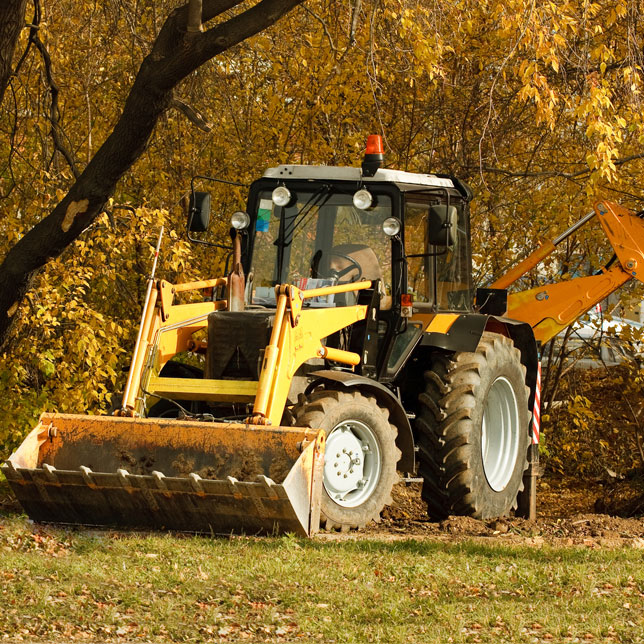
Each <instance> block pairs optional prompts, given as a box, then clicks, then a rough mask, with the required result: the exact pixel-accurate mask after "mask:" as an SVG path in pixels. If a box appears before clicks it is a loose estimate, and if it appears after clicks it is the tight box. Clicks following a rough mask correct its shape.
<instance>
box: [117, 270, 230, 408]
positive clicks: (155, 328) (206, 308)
mask: <svg viewBox="0 0 644 644" xmlns="http://www.w3.org/2000/svg"><path fill="white" fill-rule="evenodd" d="M226 283H227V280H226V278H225V277H219V278H214V279H211V280H202V281H198V282H188V283H185V284H177V285H173V284H170V283H169V282H166V281H165V280H159V281H157V282H156V284H155V287H154V288H153V289H152V291H151V294H150V298H149V299H148V301H147V302H146V303H145V310H144V315H143V321H142V329H141V339H140V341H139V342H138V343H137V345H136V346H135V347H134V352H133V354H132V362H131V364H130V374H129V376H128V384H127V385H126V389H125V392H124V394H123V403H122V409H121V414H122V415H128V416H135V415H141V414H142V413H143V399H142V396H141V393H142V391H141V388H142V386H143V388H145V390H146V391H150V393H155V392H154V391H152V390H151V389H150V383H151V382H152V381H153V378H154V375H153V373H152V369H151V367H152V366H154V369H153V370H154V371H156V372H157V373H158V371H160V370H161V367H163V365H164V364H165V363H166V362H167V361H168V360H169V359H170V358H172V357H173V356H175V355H176V354H177V353H180V352H182V351H187V350H188V349H189V348H190V343H191V342H192V335H193V334H194V333H196V332H197V331H199V330H201V329H205V328H206V327H207V325H208V315H209V314H210V313H212V312H213V311H219V310H222V309H225V308H226V301H225V300H216V301H210V302H193V303H190V304H173V301H174V297H175V295H176V293H180V292H187V291H198V290H203V289H212V288H216V287H219V286H225V285H226ZM152 359H153V360H154V365H151V364H150V362H151V360H152ZM146 366H147V367H148V368H147V369H146ZM144 377H145V380H146V382H143V379H144ZM164 380H165V379H164ZM166 384H167V383H164V384H163V386H164V387H165V386H166ZM184 384H185V383H184ZM159 393H160V392H159ZM161 395H163V394H161Z"/></svg>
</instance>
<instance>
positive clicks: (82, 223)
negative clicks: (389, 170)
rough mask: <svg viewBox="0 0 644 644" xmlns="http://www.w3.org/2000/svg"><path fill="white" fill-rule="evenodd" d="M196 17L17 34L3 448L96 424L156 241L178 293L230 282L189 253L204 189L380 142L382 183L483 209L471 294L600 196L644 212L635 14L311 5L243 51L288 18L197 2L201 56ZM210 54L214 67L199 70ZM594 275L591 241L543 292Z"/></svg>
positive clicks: (138, 12)
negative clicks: (189, 221)
mask: <svg viewBox="0 0 644 644" xmlns="http://www.w3.org/2000/svg"><path fill="white" fill-rule="evenodd" d="M79 1H80V6H82V9H83V10H82V11H79V10H78V7H79ZM181 4H182V6H181V7H179V8H178V9H177V8H176V6H177V3H176V2H172V1H171V0H159V2H155V3H140V2H134V1H133V0H132V1H130V0H106V2H104V3H95V2H87V1H84V0H48V2H47V3H46V5H45V4H43V7H42V14H43V19H42V21H41V24H40V25H39V26H38V29H37V30H36V31H34V29H33V27H30V28H29V29H28V30H26V29H25V30H23V33H22V39H21V41H20V45H19V47H18V49H17V52H16V55H15V56H14V67H15V65H16V59H18V60H21V59H22V58H23V54H24V52H25V51H26V49H27V47H28V43H29V38H30V37H31V42H32V44H31V46H30V48H29V54H28V55H27V56H26V57H25V59H24V62H23V63H22V65H21V67H20V70H19V73H18V74H17V75H15V76H14V77H13V79H12V93H11V96H10V94H9V92H7V95H6V96H5V100H4V102H3V104H2V106H1V107H2V111H1V112H0V208H1V209H2V212H3V218H2V219H0V249H1V250H0V256H2V255H4V256H5V257H6V260H5V262H4V263H3V265H2V268H1V269H0V275H1V276H2V277H1V279H2V280H3V281H2V286H3V288H2V292H1V293H0V299H1V300H2V306H3V307H5V312H4V313H2V315H1V316H0V318H1V319H3V320H4V322H3V323H0V328H2V329H4V331H3V333H4V334H6V333H7V326H8V322H9V321H10V320H9V318H8V317H7V316H6V312H7V311H12V309H13V307H14V304H15V303H16V302H17V301H19V300H20V299H21V297H22V294H23V293H24V292H25V289H26V293H27V294H26V297H25V298H24V299H22V304H21V305H20V306H19V307H17V311H16V312H15V313H14V315H13V316H11V320H16V319H18V320H19V323H18V324H16V325H15V326H14V330H13V332H12V333H11V334H10V336H8V337H9V338H10V340H11V358H10V357H9V354H6V359H5V363H4V365H0V395H2V393H3V392H6V395H7V396H9V395H10V396H11V398H12V399H13V400H16V401H19V403H18V404H19V406H20V408H21V410H24V417H23V418H21V419H20V420H16V411H15V410H13V411H12V412H11V417H9V412H7V415H6V416H5V417H3V416H2V412H1V411H0V424H1V423H5V425H6V423H7V422H10V423H12V425H11V426H12V427H13V428H15V431H16V432H18V431H24V430H25V429H26V428H27V427H28V426H29V422H30V420H29V419H32V418H33V416H34V415H35V414H37V412H38V411H40V410H42V409H43V408H45V407H48V408H57V409H61V410H62V409H64V410H66V411H77V412H81V411H84V410H85V409H93V410H99V409H102V410H104V409H105V407H106V401H107V395H108V392H109V391H110V390H114V389H118V387H119V383H120V381H119V378H122V373H121V371H120V368H121V367H122V366H123V365H124V364H125V363H126V359H125V355H126V352H127V350H128V349H129V347H130V346H131V342H132V340H133V335H134V333H133V331H132V329H133V328H134V326H135V324H136V319H137V317H138V314H139V312H140V309H139V307H140V300H139V298H140V295H141V289H142V288H143V285H144V284H145V278H144V277H143V276H144V275H145V273H146V270H147V260H148V259H149V253H150V242H151V240H150V235H149V234H148V233H151V232H153V230H152V229H154V232H156V227H157V225H158V224H159V223H165V224H166V230H173V231H174V234H175V236H174V237H172V238H169V237H166V242H165V244H164V258H163V263H162V266H161V270H162V271H163V272H164V276H169V278H170V279H173V277H174V276H177V277H179V276H183V277H185V276H186V274H188V275H187V276H189V277H197V276H199V275H203V274H206V273H209V274H213V273H216V272H217V269H218V268H219V264H218V262H219V259H220V258H219V257H217V256H215V255H213V254H212V253H210V254H207V253H203V254H200V251H198V250H194V249H188V248H187V246H185V245H184V244H183V243H182V242H181V241H180V240H179V238H178V234H177V231H179V230H180V229H181V228H182V226H183V225H184V222H183V219H182V217H183V213H182V211H181V209H180V208H178V207H177V205H178V202H179V201H180V198H181V196H182V193H184V192H185V189H186V187H187V185H188V183H189V180H190V177H191V176H192V175H193V174H215V175H218V176H220V177H223V178H226V179H235V180H239V181H241V182H250V181H252V180H253V179H254V178H256V177H257V176H259V175H260V174H261V173H262V172H263V170H264V168H266V167H267V166H274V165H277V164H279V163H286V162H292V163H327V164H338V165H356V164H358V163H359V160H360V157H361V154H362V149H363V145H364V141H365V137H366V135H367V134H368V133H381V134H383V135H384V137H385V145H386V162H387V164H388V165H389V166H390V167H396V168H400V169H404V170H410V171H420V172H449V173H452V174H455V175H457V176H459V177H461V178H462V179H464V180H466V181H468V182H469V183H470V184H471V186H472V187H473V190H474V193H475V199H474V202H473V204H472V240H473V246H474V266H473V270H474V277H475V281H476V283H477V285H483V284H485V283H488V282H489V281H490V279H491V278H492V276H494V275H498V274H499V273H500V272H501V271H503V270H504V269H505V268H507V267H508V266H509V265H511V264H512V263H514V262H516V261H517V259H520V258H521V257H522V256H524V255H526V254H527V253H528V252H530V251H531V250H532V249H533V248H534V247H535V246H536V244H537V243H538V241H539V239H540V238H552V237H554V236H555V235H556V234H557V233H559V232H561V231H562V230H563V229H565V228H566V227H567V226H568V225H569V224H570V223H572V222H573V221H575V220H576V219H578V218H580V217H581V216H582V215H583V214H585V213H586V212H588V210H589V209H590V207H591V206H592V202H593V200H594V198H595V197H596V196H597V195H604V194H606V195H608V196H609V197H611V198H614V199H615V200H619V201H623V202H624V203H626V205H631V206H636V205H637V203H638V201H639V200H640V199H641V197H642V188H641V185H642V182H641V176H642V172H643V170H644V164H643V163H642V160H641V154H642V150H641V142H642V141H643V140H644V129H643V123H642V114H643V113H644V112H643V111H642V109H641V108H642V105H641V90H642V72H641V69H642V62H643V61H642V60H641V56H642V54H641V52H642V51H644V47H643V43H642V33H644V31H643V30H642V28H641V14H640V9H639V6H638V4H637V3H631V2H627V0H598V1H596V2H588V1H586V0H557V1H555V2H547V3H536V2H527V3H526V2H525V1H524V0H504V1H501V0H456V1H454V0H452V1H450V2H446V1H443V0H434V1H433V2H429V3H428V2H423V1H421V0H379V1H378V2H374V1H372V0H343V1H341V2H331V1H329V0H307V2H306V3H304V4H303V5H302V6H301V7H300V8H299V9H298V10H297V11H293V12H291V13H290V14H289V15H287V16H285V17H284V18H283V19H282V20H280V21H279V23H278V24H276V25H275V26H274V27H273V28H271V29H268V30H265V31H262V32H259V29H260V28H261V27H260V26H257V29H256V30H255V31H252V30H250V29H248V30H246V31H243V33H242V27H243V25H245V24H250V23H246V22H245V21H246V20H247V19H248V18H249V16H250V17H252V16H255V17H257V16H260V17H261V18H262V19H266V18H267V17H268V14H267V13H266V10H267V9H270V8H271V7H276V6H277V5H278V4H279V5H280V9H281V8H282V4H281V3H277V2H275V3H271V2H268V1H267V0H265V1H264V2H261V3H259V4H253V5H252V6H250V8H247V7H248V5H238V4H237V3H234V2H230V3H228V4H227V5H225V6H224V4H223V3H222V2H217V3H215V2H206V1H204V3H203V12H204V14H203V18H202V23H203V25H204V28H205V31H203V32H199V31H197V32H188V30H187V19H188V9H187V5H186V4H184V3H181ZM293 4H295V3H294V2H292V3H290V5H289V6H291V5H293ZM193 6H194V5H193ZM225 7H230V9H229V10H228V12H223V13H217V12H218V11H220V10H221V11H224V8H225ZM255 8H257V9H256V13H253V10H255ZM276 11H277V9H276ZM208 12H209V13H208ZM248 12H250V13H248ZM215 14H217V15H215ZM280 15H281V14H280ZM166 17H167V21H166ZM209 19H210V21H209ZM28 20H29V22H30V24H32V25H33V24H34V20H33V19H32V16H31V15H29V16H28ZM164 23H165V24H164ZM266 24H268V23H266ZM232 28H234V30H235V31H234V32H233V31H231V29H232ZM251 32H252V33H256V32H259V33H256V35H255V36H254V37H252V38H247V39H245V40H244V39H242V38H243V37H245V35H246V34H248V35H250V34H251ZM69 34H73V38H69ZM208 34H210V35H208ZM215 34H219V35H223V36H222V37H225V42H223V41H222V42H223V44H222V43H220V44H216V43H215V40H216V36H215ZM36 37H37V42H36ZM197 43H201V44H199V45H197ZM206 43H208V45H206ZM213 43H215V44H213ZM234 43H237V44H236V45H235V46H234V47H232V46H229V45H232V44H234ZM207 47H213V49H212V51H215V52H219V53H218V54H217V55H216V56H214V57H213V58H211V59H210V60H209V61H207V62H204V63H203V64H201V66H200V67H197V64H198V63H199V64H200V61H203V60H206V54H207V52H205V49H206V48H207ZM218 47H222V48H223V49H218ZM195 52H196V53H198V55H195ZM204 52H205V53H204ZM47 55H48V57H49V61H48V62H47ZM187 70H194V71H192V72H191V71H187ZM182 74H183V75H182ZM176 79H182V80H178V81H177V80H176ZM175 81H176V82H175ZM52 82H53V86H52ZM52 87H53V88H54V91H53V93H52ZM56 89H59V90H60V91H59V92H58V94H56ZM130 89H131V90H132V95H130V97H129V98H128V94H129V93H130ZM54 96H56V99H57V101H58V109H57V110H54V111H52V98H53V97H54ZM132 96H135V97H138V98H136V100H135V99H134V98H132ZM122 105H125V108H124V111H123V112H122V114H119V110H118V108H119V107H120V106H122ZM139 107H140V108H141V110H142V111H141V112H140V115H141V118H142V120H141V121H138V120H137V119H138V118H139V117H138V116H136V118H134V116H133V115H135V114H139V111H138V108H139ZM134 108H136V109H134ZM139 123H140V125H139ZM115 124H116V125H115ZM153 127H154V135H151V132H152V128H153ZM54 133H56V136H57V137H58V138H57V139H56V140H55V139H54V136H53V134H54ZM117 134H118V135H119V136H123V137H124V139H125V145H124V146H123V147H121V146H120V145H118V139H117V138H115V136H116V135H117ZM103 141H104V142H105V143H103ZM65 152H68V153H69V154H66V153H65ZM137 155H138V161H137V163H136V165H135V166H134V170H133V171H130V172H126V173H125V174H124V175H123V174H122V172H123V171H124V170H125V168H126V166H127V164H129V163H131V162H132V161H133V160H134V159H135V158H137ZM68 157H69V159H68ZM70 161H73V164H72V163H70ZM73 166H74V167H75V168H76V171H77V172H78V173H79V178H78V179H76V177H75V175H74V168H73ZM81 172H82V174H80V173H81ZM119 172H120V173H121V174H119ZM90 179H91V180H90ZM110 195H113V199H114V203H112V202H111V201H110V200H109V198H108V197H109V196H110ZM234 198H235V199H236V200H237V201H235V202H234V207H233V205H232V204H233V202H232V201H231V200H230V199H228V197H227V196H225V195H223V196H222V198H220V197H219V195H217V196H216V198H214V199H213V204H215V224H216V225H217V224H219V225H220V230H221V232H222V233H223V228H224V226H225V219H224V217H223V215H224V214H226V215H227V214H229V213H230V212H231V211H232V210H235V209H238V208H240V207H241V208H243V207H244V201H243V191H242V190H240V191H238V192H237V193H235V195H234ZM85 200H87V205H86V206H85V205H84V201H85ZM106 200H107V201H106ZM72 204H76V205H72ZM104 204H105V209H104V210H105V212H104V213H103V214H100V215H99V214H98V212H99V210H100V209H101V208H102V207H103V205H104ZM118 204H130V205H133V206H135V207H136V208H137V214H136V215H132V213H131V211H127V210H122V209H115V208H114V205H118ZM70 206H71V208H70ZM84 208H86V209H85V210H83V209H84ZM74 213H76V214H74ZM220 215H221V216H220ZM90 222H92V223H91V224H90ZM222 222H223V223H222ZM68 225H69V227H68V229H67V230H66V231H64V230H63V227H67V226H68ZM87 225H89V226H90V227H89V229H86V228H85V227H86V226H87ZM83 230H85V232H84V233H83V234H80V233H81V231H83ZM43 239H46V241H47V244H48V245H47V246H46V249H45V252H44V253H43V252H42V249H40V250H37V249H36V247H37V246H39V245H40V243H41V242H42V240H43ZM72 239H74V240H75V241H74V242H73V243H72V245H71V246H70V247H68V248H67V250H66V251H64V252H63V253H62V255H61V256H59V257H57V258H56V259H51V260H48V257H49V253H50V252H51V255H52V256H55V255H56V254H57V253H59V252H60V251H61V249H62V248H65V247H66V244H67V243H68V242H69V241H70V240H72ZM50 243H51V247H50V246H49V244H50ZM32 249H36V251H35V252H34V253H33V256H32V260H30V261H27V258H29V257H30V256H31V255H32V253H31V250H32ZM601 255H602V247H601V235H597V234H592V233H588V234H585V235H584V236H581V235H579V236H577V237H576V238H574V239H572V238H571V239H570V240H569V242H567V243H566V244H565V245H564V247H562V248H561V251H560V253H559V254H558V255H557V256H556V257H555V258H554V259H553V261H552V263H551V264H550V265H548V264H546V266H545V269H544V271H543V273H542V274H541V275H539V274H537V275H536V276H532V277H530V278H528V279H529V280H540V279H544V278H545V277H548V278H549V279H552V278H557V276H560V275H561V267H562V266H564V267H568V268H566V270H570V271H573V270H574V268H575V265H576V264H575V262H576V261H578V259H579V258H580V257H581V256H584V257H585V258H591V259H592V260H593V261H594V262H596V267H598V265H599V260H600V258H601ZM43 262H45V264H44V265H43V264H42V263H43ZM41 265H42V269H40V273H38V268H37V266H41ZM34 271H35V273H34ZM29 276H32V278H33V279H32V282H31V284H32V285H33V287H32V288H29V287H28V285H29V280H28V277H29ZM23 278H24V279H23ZM5 284H8V285H9V288H8V289H7V290H6V292H5V289H4V285H5ZM531 284H532V282H530V281H528V282H526V284H525V286H529V285H531ZM0 308H1V307H0ZM3 325H4V326H3ZM100 333H103V334H104V335H105V336H106V337H103V336H101V335H100ZM86 374H91V377H90V376H88V375H86Z"/></svg>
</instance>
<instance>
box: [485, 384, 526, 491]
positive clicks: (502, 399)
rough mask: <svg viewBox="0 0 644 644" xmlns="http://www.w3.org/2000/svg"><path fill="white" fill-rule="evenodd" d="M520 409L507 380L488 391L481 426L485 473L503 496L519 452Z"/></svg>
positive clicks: (494, 385)
mask: <svg viewBox="0 0 644 644" xmlns="http://www.w3.org/2000/svg"><path fill="white" fill-rule="evenodd" d="M519 430H520V428H519V406H518V404H517V398H516V396H515V394H514V389H513V388H512V385H511V384H510V382H509V380H507V378H503V377H499V378H497V379H496V380H495V381H494V382H493V383H492V386H491V387H490V390H489V391H488V395H487V399H486V401H485V407H484V409H483V422H482V425H481V450H482V454H483V470H484V472H485V477H486V478H487V482H488V483H489V485H490V487H491V488H492V489H493V490H495V491H496V492H501V491H502V490H504V489H505V486H506V485H507V484H508V483H509V482H510V479H511V478H512V473H513V472H514V467H515V464H516V461H517V452H518V450H519Z"/></svg>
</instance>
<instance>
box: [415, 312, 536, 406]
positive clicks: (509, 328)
mask: <svg viewBox="0 0 644 644" xmlns="http://www.w3.org/2000/svg"><path fill="white" fill-rule="evenodd" d="M439 315H440V314H439ZM483 331H491V332H493V333H499V334H501V335H505V336H507V337H508V338H510V339H511V340H512V341H513V342H514V345H515V346H516V348H517V349H519V351H520V352H521V364H523V365H524V366H525V368H526V385H527V386H528V387H529V389H530V398H529V405H530V409H532V408H533V405H534V395H535V388H536V384H537V364H538V362H539V350H538V347H537V342H536V340H535V338H534V332H533V330H532V327H531V326H530V325H529V324H527V323H526V322H521V321H519V320H513V319H511V318H506V317H503V316H500V315H486V314H483V313H463V314H462V315H459V316H458V317H457V318H456V319H455V320H454V322H453V323H452V324H451V325H450V326H449V328H448V329H447V331H446V332H445V333H440V332H429V333H425V334H424V335H423V337H422V339H421V341H420V343H421V344H422V346H428V347H437V348H440V349H445V350H446V351H454V352H456V351H476V347H477V346H478V343H479V340H480V339H481V336H482V335H483Z"/></svg>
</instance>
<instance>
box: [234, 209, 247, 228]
mask: <svg viewBox="0 0 644 644" xmlns="http://www.w3.org/2000/svg"><path fill="white" fill-rule="evenodd" d="M230 223H231V224H232V227H233V228H235V229H236V230H244V229H245V228H248V226H249V225H250V217H249V216H248V213H247V212H243V211H241V210H238V211H237V212H234V213H233V215H232V217H231V218H230Z"/></svg>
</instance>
